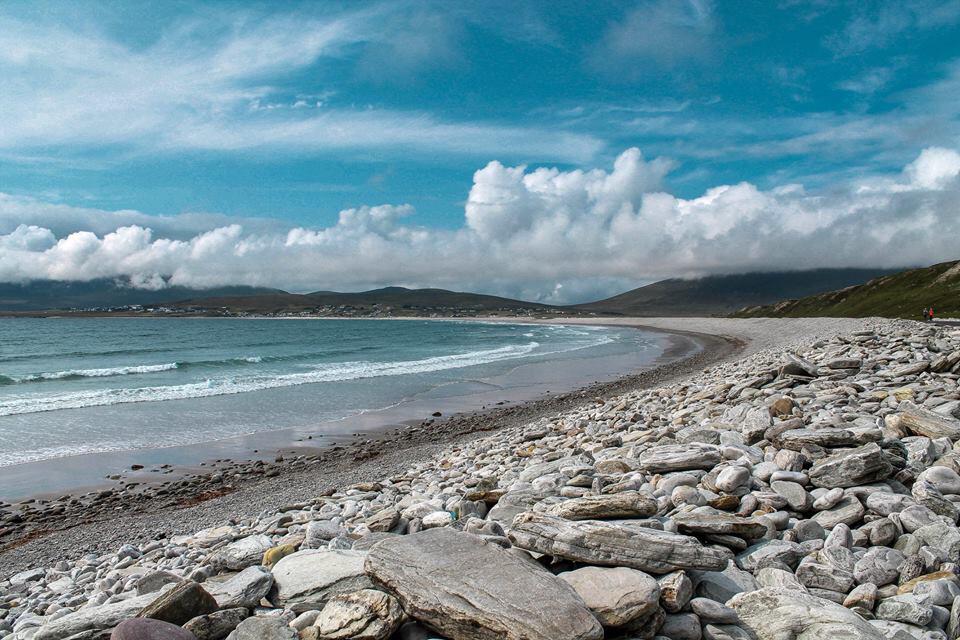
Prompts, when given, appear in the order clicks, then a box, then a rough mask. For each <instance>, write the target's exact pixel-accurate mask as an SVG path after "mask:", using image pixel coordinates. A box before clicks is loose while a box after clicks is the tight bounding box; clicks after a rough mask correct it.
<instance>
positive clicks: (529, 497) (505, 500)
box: [487, 491, 540, 527]
mask: <svg viewBox="0 0 960 640" xmlns="http://www.w3.org/2000/svg"><path fill="white" fill-rule="evenodd" d="M539 501H540V496H538V495H537V494H536V493H534V492H532V491H510V492H508V493H506V494H504V495H503V497H502V498H500V501H499V502H497V505H496V506H495V507H493V508H492V509H490V512H489V513H488V514H487V519H488V520H493V521H494V522H499V523H500V524H502V525H503V526H504V527H509V526H510V523H511V522H513V519H514V518H515V517H516V516H517V515H518V514H521V513H523V512H525V511H528V510H530V509H532V508H533V505H535V504H536V503H537V502H539Z"/></svg>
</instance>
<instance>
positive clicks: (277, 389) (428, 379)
mask: <svg viewBox="0 0 960 640" xmlns="http://www.w3.org/2000/svg"><path fill="white" fill-rule="evenodd" d="M662 350H663V337H662V336H660V335H659V334H651V333H645V332H641V331H636V330H633V329H623V328H606V327H605V328H598V327H583V326H559V325H519V324H503V323H480V322H448V321H444V322H437V321H420V320H404V321H377V320H247V319H203V318H193V319H186V318H108V319H102V318H101V319H94V318H75V319H21V318H10V319H0V466H9V465H13V464H17V463H23V462H33V461H39V460H46V459H50V458H57V457H61V456H67V455H76V454H83V453H97V452H108V451H130V450H138V449H149V448H157V447H173V446H179V445H191V444H199V443H204V442H210V441H215V440H220V439H224V438H231V437H236V436H242V435H245V434H250V433H260V432H266V431H274V430H280V429H289V428H304V427H309V426H311V425H317V424H320V423H325V422H330V421H336V420H339V419H342V418H345V417H348V416H354V415H357V414H359V413H364V412H372V411H377V410H380V409H384V408H388V407H395V406H397V405H400V404H403V403H405V402H411V401H413V400H416V399H420V400H423V399H424V398H427V399H434V400H436V401H437V402H438V403H439V402H440V401H441V400H444V399H447V400H449V399H451V398H456V397H459V396H464V397H465V396H469V395H470V394H481V393H488V392H489V391H490V390H491V389H496V390H502V389H513V390H515V388H517V387H523V386H525V385H530V386H531V387H536V388H537V389H539V390H542V389H541V387H543V386H545V385H548V386H549V385H552V386H553V388H554V389H556V388H557V385H558V384H562V383H564V382H567V383H569V382H570V380H573V379H574V378H576V374H577V371H578V369H580V368H582V367H586V365H587V363H590V362H594V361H597V359H604V358H621V359H622V362H621V364H620V365H618V366H620V367H621V368H624V367H626V368H635V367H637V366H642V365H643V364H644V363H648V362H650V361H652V360H653V359H655V358H656V357H657V356H659V355H660V354H661V353H662ZM624 358H625V359H624ZM588 369H589V367H588ZM538 385H539V386H538ZM573 386H577V385H573Z"/></svg>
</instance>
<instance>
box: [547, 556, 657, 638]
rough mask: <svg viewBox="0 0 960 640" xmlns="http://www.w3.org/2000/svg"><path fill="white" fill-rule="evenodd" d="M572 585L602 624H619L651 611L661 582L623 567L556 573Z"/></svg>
mask: <svg viewBox="0 0 960 640" xmlns="http://www.w3.org/2000/svg"><path fill="white" fill-rule="evenodd" d="M558 577H559V578H560V579H561V580H563V581H564V582H566V583H567V584H569V585H570V586H571V587H573V589H574V591H576V592H577V594H578V595H579V596H580V598H582V599H583V601H584V603H585V604H586V605H587V608H588V609H590V611H591V612H593V615H594V616H596V617H597V620H599V621H600V624H602V625H603V626H604V627H622V626H624V625H626V624H629V623H631V622H633V621H635V620H637V619H640V618H646V617H647V616H649V615H650V614H652V613H653V612H654V610H655V609H656V608H657V606H658V601H659V600H660V585H659V584H657V581H656V580H654V579H653V578H651V577H650V576H649V575H647V574H646V573H644V572H642V571H637V570H636V569H628V568H626V567H615V568H605V567H584V568H582V569H576V570H574V571H566V572H564V573H561V574H559V576H558Z"/></svg>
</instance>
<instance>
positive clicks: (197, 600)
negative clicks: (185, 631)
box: [137, 580, 219, 625]
mask: <svg viewBox="0 0 960 640" xmlns="http://www.w3.org/2000/svg"><path fill="white" fill-rule="evenodd" d="M218 608H219V607H218V605H217V601H216V600H215V599H214V597H213V596H212V595H210V594H209V593H207V591H206V589H204V588H203V587H201V586H200V585H199V584H197V583H196V582H193V581H192V580H185V581H183V582H180V583H177V584H176V585H175V586H174V587H173V588H172V589H170V590H168V591H166V592H165V593H163V595H161V596H160V597H159V598H157V599H156V600H154V601H153V602H151V603H150V604H148V605H147V606H146V607H144V608H143V609H142V610H141V611H140V612H139V613H138V614H137V617H138V618H152V619H154V620H163V621H164V622H169V623H171V624H176V625H181V624H183V623H185V622H187V621H188V620H190V619H191V618H196V617H197V616H202V615H204V614H206V613H212V612H214V611H216V610H217V609H218Z"/></svg>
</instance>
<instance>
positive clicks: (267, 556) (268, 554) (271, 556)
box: [260, 544, 297, 567]
mask: <svg viewBox="0 0 960 640" xmlns="http://www.w3.org/2000/svg"><path fill="white" fill-rule="evenodd" d="M296 550H297V548H296V547H295V546H293V545H292V544H281V545H278V546H276V547H271V548H270V549H267V550H266V551H265V552H264V553H263V559H262V560H261V561H260V564H262V565H263V566H265V567H272V566H273V565H275V564H277V563H278V562H280V558H283V557H285V556H288V555H290V554H291V553H295V552H296Z"/></svg>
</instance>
